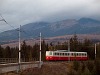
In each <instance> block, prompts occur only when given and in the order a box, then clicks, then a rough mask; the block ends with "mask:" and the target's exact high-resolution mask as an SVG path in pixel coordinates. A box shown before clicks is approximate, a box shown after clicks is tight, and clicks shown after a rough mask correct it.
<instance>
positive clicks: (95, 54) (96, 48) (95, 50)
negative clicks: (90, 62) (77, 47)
mask: <svg viewBox="0 0 100 75" xmlns="http://www.w3.org/2000/svg"><path fill="white" fill-rule="evenodd" d="M96 49H97V48H96V44H95V59H96Z"/></svg>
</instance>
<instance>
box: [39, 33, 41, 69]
mask: <svg viewBox="0 0 100 75" xmlns="http://www.w3.org/2000/svg"><path fill="white" fill-rule="evenodd" d="M39 62H40V65H39V68H41V32H40V58H39Z"/></svg>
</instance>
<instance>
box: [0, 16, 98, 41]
mask: <svg viewBox="0 0 100 75" xmlns="http://www.w3.org/2000/svg"><path fill="white" fill-rule="evenodd" d="M17 30H18V29H16V30H9V31H5V32H2V33H0V41H5V40H18V31H17ZM40 32H41V33H42V36H43V37H53V36H62V35H67V34H100V21H98V20H95V19H91V18H81V19H79V20H75V19H67V20H62V21H58V22H53V23H48V22H36V23H29V24H26V25H23V26H21V38H24V39H27V38H28V39H29V38H35V37H36V38H38V36H39V33H40Z"/></svg>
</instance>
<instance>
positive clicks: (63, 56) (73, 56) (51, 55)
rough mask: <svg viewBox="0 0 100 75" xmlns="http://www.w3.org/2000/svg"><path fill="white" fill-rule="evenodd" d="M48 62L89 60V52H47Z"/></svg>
mask: <svg viewBox="0 0 100 75" xmlns="http://www.w3.org/2000/svg"><path fill="white" fill-rule="evenodd" d="M46 60H48V61H49V60H52V61H53V60H55V61H56V60H66V61H68V60H71V61H73V60H79V61H85V60H88V56H87V52H68V51H67V50H57V51H46Z"/></svg>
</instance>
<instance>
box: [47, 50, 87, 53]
mask: <svg viewBox="0 0 100 75" xmlns="http://www.w3.org/2000/svg"><path fill="white" fill-rule="evenodd" d="M47 52H62V53H63V52H71V53H73V52H76V51H68V50H56V51H47ZM76 53H77V52H76ZM78 53H86V52H78Z"/></svg>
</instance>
